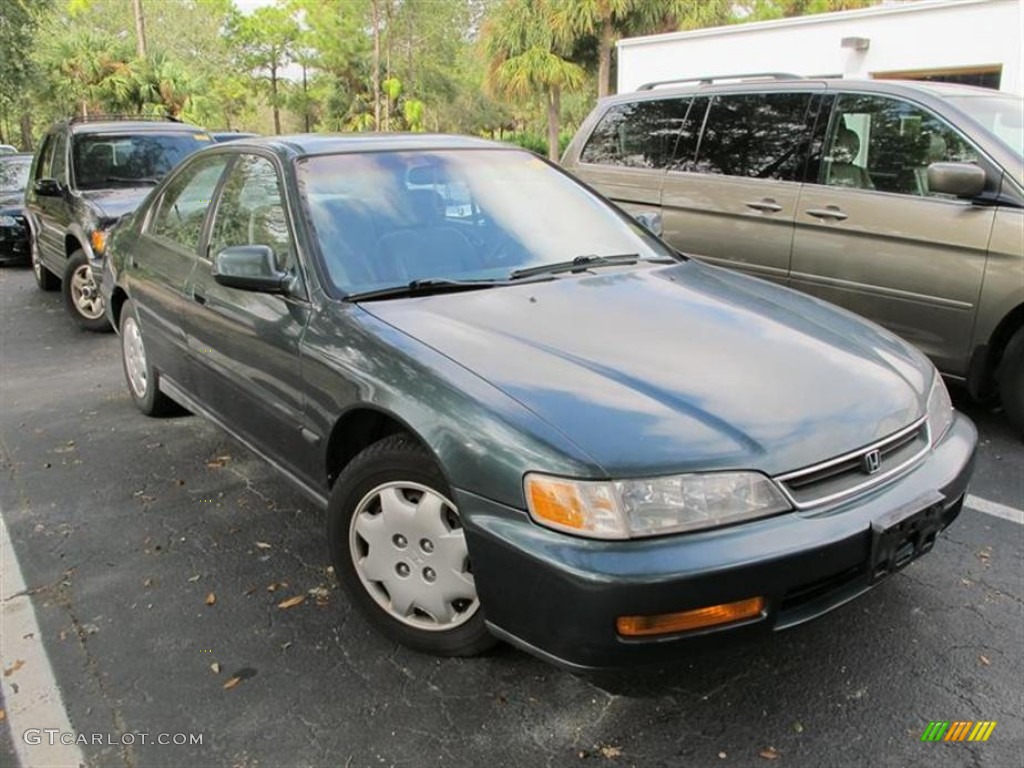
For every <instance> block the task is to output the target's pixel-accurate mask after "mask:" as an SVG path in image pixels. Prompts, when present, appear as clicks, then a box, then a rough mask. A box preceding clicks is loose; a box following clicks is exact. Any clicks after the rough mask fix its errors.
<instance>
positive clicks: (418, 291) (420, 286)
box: [345, 278, 505, 301]
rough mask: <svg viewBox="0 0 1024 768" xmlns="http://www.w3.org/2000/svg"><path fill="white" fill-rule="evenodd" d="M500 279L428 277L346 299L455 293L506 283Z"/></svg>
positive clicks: (370, 299)
mask: <svg viewBox="0 0 1024 768" xmlns="http://www.w3.org/2000/svg"><path fill="white" fill-rule="evenodd" d="M504 284H505V283H504V281H500V280H447V279H445V278H426V279H423V280H413V281H412V282H409V283H405V284H403V285H391V286H388V287H387V288H375V289H374V290H372V291H362V292H360V293H350V294H348V295H347V296H345V301H373V300H374V299H397V298H401V297H403V296H426V295H429V294H432V293H455V292H458V291H475V290H479V289H481V288H493V287H494V286H496V285H504Z"/></svg>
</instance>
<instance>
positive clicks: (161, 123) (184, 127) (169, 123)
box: [57, 120, 208, 134]
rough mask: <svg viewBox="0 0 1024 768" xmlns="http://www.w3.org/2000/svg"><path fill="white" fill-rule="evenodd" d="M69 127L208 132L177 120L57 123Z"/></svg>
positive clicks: (73, 129)
mask: <svg viewBox="0 0 1024 768" xmlns="http://www.w3.org/2000/svg"><path fill="white" fill-rule="evenodd" d="M57 125H58V126H60V127H65V126H66V127H68V128H69V129H70V130H71V132H72V133H76V134H77V133H116V134H123V133H208V132H207V130H206V129H205V128H202V127H200V126H198V125H192V124H191V123H179V122H177V121H176V120H96V121H89V122H82V123H78V122H73V121H70V120H64V121H61V122H59V123H57Z"/></svg>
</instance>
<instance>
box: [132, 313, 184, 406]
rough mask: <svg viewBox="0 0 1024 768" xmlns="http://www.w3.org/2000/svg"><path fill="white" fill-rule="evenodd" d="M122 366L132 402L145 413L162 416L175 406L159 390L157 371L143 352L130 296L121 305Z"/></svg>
mask: <svg viewBox="0 0 1024 768" xmlns="http://www.w3.org/2000/svg"><path fill="white" fill-rule="evenodd" d="M121 367H122V368H123V370H124V379H125V383H127V384H128V393H129V394H130V395H131V396H132V400H133V401H134V402H135V406H136V407H137V408H138V409H139V410H140V411H142V412H143V413H144V414H146V415H147V416H165V415H168V414H172V413H174V412H175V411H176V410H177V409H178V407H177V404H176V403H175V402H174V401H173V400H171V398H169V397H168V396H167V395H165V394H164V393H163V392H161V391H160V374H159V373H157V371H156V369H154V368H153V364H152V363H151V362H150V361H149V358H148V357H147V356H146V346H145V344H144V343H143V339H142V327H141V326H140V325H139V316H138V313H136V311H135V304H134V303H132V300H131V299H128V300H127V301H125V303H124V306H122V307H121Z"/></svg>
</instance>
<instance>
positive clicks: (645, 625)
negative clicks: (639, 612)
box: [615, 597, 764, 637]
mask: <svg viewBox="0 0 1024 768" xmlns="http://www.w3.org/2000/svg"><path fill="white" fill-rule="evenodd" d="M763 611H764V598H763V597H750V598H747V599H746V600H737V601H736V602H735V603H722V604H721V605H709V606H707V607H706V608H696V609H694V610H692V611H680V612H679V613H659V614H655V615H653V616H619V618H618V619H616V621H615V626H616V628H617V629H618V630H619V634H620V635H622V636H623V637H649V636H651V635H669V634H672V633H673V632H686V631H688V630H691V629H701V628H702V627H713V626H716V625H718V624H729V623H731V622H734V621H742V620H743V619H753V618H756V617H758V616H760V615H761V613H762V612H763Z"/></svg>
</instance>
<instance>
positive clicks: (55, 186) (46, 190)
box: [32, 179, 64, 197]
mask: <svg viewBox="0 0 1024 768" xmlns="http://www.w3.org/2000/svg"><path fill="white" fill-rule="evenodd" d="M32 188H33V189H34V190H35V192H36V194H37V195H39V196H40V197H60V196H61V194H62V193H63V192H64V189H63V187H61V185H60V182H59V181H57V180H56V179H37V180H36V183H35V184H34V185H33V187H32Z"/></svg>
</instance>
